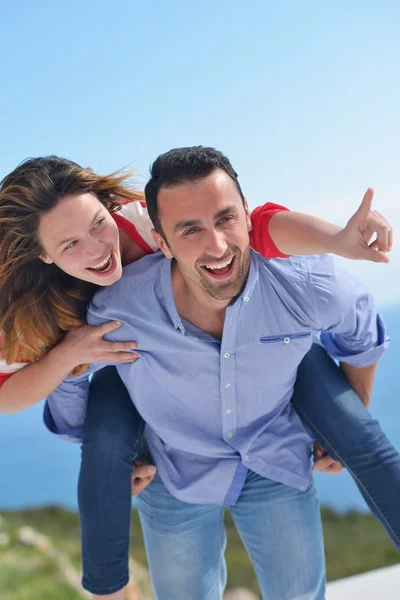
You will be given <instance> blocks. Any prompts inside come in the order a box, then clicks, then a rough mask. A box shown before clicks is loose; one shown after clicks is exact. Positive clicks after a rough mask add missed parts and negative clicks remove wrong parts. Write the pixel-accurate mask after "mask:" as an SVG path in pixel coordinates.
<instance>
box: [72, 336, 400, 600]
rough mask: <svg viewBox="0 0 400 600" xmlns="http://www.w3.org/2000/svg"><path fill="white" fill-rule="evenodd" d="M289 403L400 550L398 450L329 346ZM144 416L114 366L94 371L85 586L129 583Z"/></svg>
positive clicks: (311, 358)
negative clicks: (135, 472) (135, 473)
mask: <svg viewBox="0 0 400 600" xmlns="http://www.w3.org/2000/svg"><path fill="white" fill-rule="evenodd" d="M293 402H294V404H295V406H296V409H297V410H298V412H299V414H300V416H301V417H302V419H303V421H304V422H305V423H306V424H307V426H308V428H309V429H310V430H311V431H312V432H313V434H314V435H315V437H316V439H317V440H318V441H319V442H320V443H321V444H322V445H323V447H324V448H325V449H326V450H327V451H328V452H329V453H330V454H332V455H333V456H334V457H335V458H337V459H339V460H340V461H341V462H342V464H343V465H344V466H345V467H348V469H349V471H350V473H351V475H352V476H353V478H354V479H355V481H356V483H357V485H358V486H359V488H360V490H361V493H362V494H363V496H364V498H365V500H366V501H367V504H368V506H369V508H370V509H371V511H372V512H373V513H374V514H375V516H376V517H377V518H378V519H379V521H380V522H381V523H382V525H383V526H384V527H385V529H386V530H387V532H388V533H389V535H390V537H391V538H392V540H393V541H394V542H395V544H396V546H397V548H398V549H400V510H399V508H398V499H399V497H400V455H399V454H398V453H397V452H396V450H395V449H394V448H393V446H392V445H391V444H390V442H389V441H388V439H387V438H386V436H385V435H384V434H383V432H382V430H381V429H380V426H379V423H378V422H377V421H376V420H374V419H372V417H371V416H370V414H369V413H368V411H367V410H366V409H365V408H364V406H363V404H362V403H361V401H360V400H359V398H358V396H357V395H356V394H355V393H354V392H353V390H352V389H351V388H350V387H349V384H348V383H347V380H346V378H345V377H344V376H343V374H342V372H341V371H340V369H339V368H338V367H337V366H336V365H335V363H334V362H333V361H332V360H331V359H330V358H329V357H328V356H327V354H326V352H325V351H324V350H323V349H322V348H320V347H318V346H315V345H314V346H313V347H312V349H311V350H310V352H309V353H308V354H307V355H306V356H305V358H304V359H303V362H302V363H301V365H300V367H299V371H298V377H297V380H296V385H295V390H294V397H293ZM142 431H143V421H142V419H141V418H140V416H139V415H138V413H137V411H136V409H135V407H134V406H133V404H132V401H131V400H130V397H129V395H128V393H127V391H126V389H125V387H124V385H123V384H122V382H121V380H120V378H119V376H118V374H117V371H116V369H115V368H114V367H107V368H105V369H102V371H99V372H98V373H96V374H95V376H94V377H93V380H92V384H91V394H90V398H89V403H88V410H87V415H86V423H85V432H86V433H85V437H84V442H83V445H82V465H81V472H80V477H79V488H78V493H79V494H78V495H79V511H80V517H81V528H82V560H83V573H84V575H83V586H84V587H85V588H86V589H87V590H89V591H90V592H92V593H96V594H109V593H112V592H115V591H118V590H119V589H121V588H123V587H124V586H125V585H126V583H127V581H128V577H129V575H128V552H129V531H130V514H131V475H132V460H133V459H134V458H135V456H136V455H137V454H138V453H139V454H142V451H141V449H140V447H139V445H140V444H141V443H142Z"/></svg>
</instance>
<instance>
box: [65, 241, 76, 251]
mask: <svg viewBox="0 0 400 600" xmlns="http://www.w3.org/2000/svg"><path fill="white" fill-rule="evenodd" d="M77 243H78V242H77V241H76V240H74V241H73V242H70V243H69V244H68V246H65V248H64V250H69V249H70V248H73V247H74V246H76V244H77Z"/></svg>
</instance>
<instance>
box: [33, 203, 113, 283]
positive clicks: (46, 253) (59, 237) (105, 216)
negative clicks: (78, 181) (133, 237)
mask: <svg viewBox="0 0 400 600" xmlns="http://www.w3.org/2000/svg"><path fill="white" fill-rule="evenodd" d="M38 235H39V239H40V243H41V245H42V248H43V252H42V254H41V255H40V258H41V259H42V260H43V261H44V262H46V263H48V264H50V263H54V264H55V265H57V266H58V267H59V268H60V269H62V270H63V271H65V272H66V273H68V274H69V275H71V276H72V277H76V278H77V279H83V280H84V281H89V282H92V283H95V284H97V285H104V286H105V285H111V284H112V283H114V282H115V281H118V279H119V278H120V277H121V275H122V264H121V253H120V246H119V232H118V227H117V224H116V223H115V221H114V219H113V218H112V216H111V215H110V213H109V212H108V210H107V208H106V207H105V206H103V204H102V203H101V202H100V201H99V200H98V198H97V197H96V196H95V195H94V194H90V193H84V194H71V195H68V196H65V197H64V198H63V199H62V200H60V202H58V204H57V205H56V206H55V207H54V208H53V209H52V210H50V211H49V212H47V213H45V214H44V215H42V217H41V218H40V224H39V231H38Z"/></svg>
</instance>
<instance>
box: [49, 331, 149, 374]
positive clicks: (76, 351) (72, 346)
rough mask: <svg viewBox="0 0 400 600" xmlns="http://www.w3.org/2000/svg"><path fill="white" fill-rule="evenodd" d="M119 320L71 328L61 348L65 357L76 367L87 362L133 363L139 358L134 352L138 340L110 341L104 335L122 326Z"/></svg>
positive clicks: (60, 345)
mask: <svg viewBox="0 0 400 600" xmlns="http://www.w3.org/2000/svg"><path fill="white" fill-rule="evenodd" d="M121 325H122V323H120V322H119V321H109V322H108V323H104V324H103V325H96V326H91V325H82V326H81V327H75V328H74V329H71V330H70V331H69V332H68V333H67V335H66V336H65V338H64V339H63V341H62V342H61V343H60V344H59V349H60V350H63V352H64V355H65V359H66V360H67V362H69V363H70V364H71V365H72V366H71V368H72V369H73V368H75V367H77V366H78V365H82V364H87V363H109V364H115V363H131V362H134V361H135V360H137V359H138V358H139V355H138V354H136V353H134V352H132V350H135V349H136V348H137V343H136V342H109V341H107V340H105V339H104V336H105V335H106V334H107V333H110V332H111V331H114V329H118V327H121Z"/></svg>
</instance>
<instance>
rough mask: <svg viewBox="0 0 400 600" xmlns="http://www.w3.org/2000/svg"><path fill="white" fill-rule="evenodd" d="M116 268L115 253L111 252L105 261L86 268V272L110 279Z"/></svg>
mask: <svg viewBox="0 0 400 600" xmlns="http://www.w3.org/2000/svg"><path fill="white" fill-rule="evenodd" d="M115 266H116V260H115V257H114V254H113V252H110V254H109V255H108V256H107V257H106V258H105V259H104V260H102V261H101V262H100V263H97V265H93V267H86V270H87V271H90V272H91V273H95V274H96V275H99V276H100V277H108V275H111V273H113V272H114V271H115Z"/></svg>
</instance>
